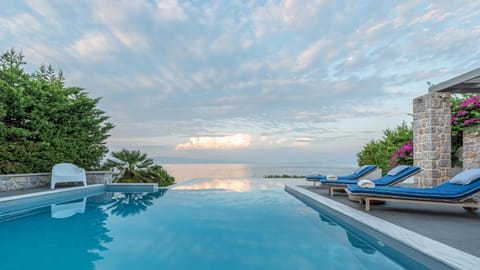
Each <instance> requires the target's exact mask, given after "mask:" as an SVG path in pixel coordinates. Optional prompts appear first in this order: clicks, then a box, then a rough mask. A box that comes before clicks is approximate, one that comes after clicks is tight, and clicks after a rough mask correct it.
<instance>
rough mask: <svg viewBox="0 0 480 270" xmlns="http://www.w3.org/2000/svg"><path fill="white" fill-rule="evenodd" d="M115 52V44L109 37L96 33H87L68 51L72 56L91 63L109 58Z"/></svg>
mask: <svg viewBox="0 0 480 270" xmlns="http://www.w3.org/2000/svg"><path fill="white" fill-rule="evenodd" d="M116 50H117V48H116V44H115V42H114V41H113V40H112V39H111V37H110V36H109V35H107V34H105V33H102V32H97V31H92V32H87V33H86V34H85V35H83V37H81V38H80V39H79V40H77V41H76V42H75V43H74V44H73V45H72V46H71V47H70V48H69V49H68V51H69V52H71V54H72V55H73V56H75V57H77V58H79V59H88V60H91V61H92V60H93V61H101V60H104V59H107V58H110V54H111V53H112V52H115V51H116Z"/></svg>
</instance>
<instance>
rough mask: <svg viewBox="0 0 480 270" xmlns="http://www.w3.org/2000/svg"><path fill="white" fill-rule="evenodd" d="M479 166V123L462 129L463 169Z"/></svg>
mask: <svg viewBox="0 0 480 270" xmlns="http://www.w3.org/2000/svg"><path fill="white" fill-rule="evenodd" d="M471 168H480V125H476V126H473V127H470V128H466V129H465V130H464V131H463V169H464V170H466V169H471Z"/></svg>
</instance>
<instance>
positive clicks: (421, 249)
mask: <svg viewBox="0 0 480 270" xmlns="http://www.w3.org/2000/svg"><path fill="white" fill-rule="evenodd" d="M285 191H287V192H288V193H290V194H292V195H293V196H295V197H296V198H298V199H299V200H301V201H302V202H304V203H306V204H307V205H309V206H311V207H312V208H314V209H316V210H317V211H318V210H319V209H322V210H323V211H326V212H327V213H330V214H331V215H333V216H335V218H336V219H338V220H340V221H342V223H345V224H353V225H354V227H356V228H359V229H360V230H361V231H363V232H364V233H365V234H367V235H375V238H376V239H377V240H376V241H379V242H378V244H379V245H382V243H388V245H391V246H392V247H394V248H395V249H397V250H399V251H400V252H401V253H403V254H405V255H407V257H409V258H413V259H415V260H417V261H420V262H422V263H424V264H425V265H428V266H432V265H433V266H434V267H433V269H442V268H454V269H480V258H478V257H476V256H473V255H471V254H468V253H466V252H463V251H461V250H458V249H455V248H453V247H450V246H448V245H445V244H443V243H440V242H438V241H435V240H432V239H430V238H427V237H425V236H423V235H420V234H418V233H415V232H412V231H410V230H407V229H405V228H403V227H400V226H397V225H395V224H392V223H390V222H388V221H385V220H383V219H380V218H377V217H375V216H372V215H369V214H367V213H365V212H362V211H359V210H356V209H353V208H351V207H349V206H346V205H344V204H341V203H339V202H336V201H334V200H331V199H329V198H326V197H324V196H321V195H319V194H316V193H314V192H311V191H309V190H306V189H304V188H302V187H298V186H294V185H285ZM419 253H420V254H424V255H426V256H418V254H419Z"/></svg>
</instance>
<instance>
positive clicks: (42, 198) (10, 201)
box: [0, 183, 159, 215]
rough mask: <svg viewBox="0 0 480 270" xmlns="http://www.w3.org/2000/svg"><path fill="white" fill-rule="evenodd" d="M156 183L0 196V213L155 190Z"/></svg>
mask: <svg viewBox="0 0 480 270" xmlns="http://www.w3.org/2000/svg"><path fill="white" fill-rule="evenodd" d="M158 189H159V188H158V185H157V184H149V183H138V184H137V183H131V184H130V183H127V184H123V183H122V184H107V185H105V184H96V185H88V186H80V187H71V188H62V189H53V190H48V191H42V192H35V193H30V194H23V195H17V196H10V197H3V198H0V215H3V214H6V213H10V212H14V211H21V210H22V209H28V208H32V207H40V206H45V205H49V204H53V203H56V202H58V201H61V200H66V199H67V200H70V199H71V200H74V199H79V198H83V197H87V196H90V195H92V194H100V193H105V192H155V191H157V190H158Z"/></svg>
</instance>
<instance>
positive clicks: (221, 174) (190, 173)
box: [162, 163, 357, 183]
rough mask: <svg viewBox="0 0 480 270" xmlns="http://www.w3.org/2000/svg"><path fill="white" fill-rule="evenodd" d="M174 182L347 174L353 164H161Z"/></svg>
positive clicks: (350, 171)
mask: <svg viewBox="0 0 480 270" xmlns="http://www.w3.org/2000/svg"><path fill="white" fill-rule="evenodd" d="M162 167H163V168H165V169H166V170H167V172H168V173H169V174H170V175H172V176H174V177H175V180H176V182H177V183H178V182H182V181H185V180H191V179H201V178H216V179H251V178H264V177H265V176H271V175H290V176H293V175H295V176H306V175H310V174H323V175H327V174H334V175H348V174H351V173H352V172H353V171H354V170H355V169H356V168H357V167H356V166H355V165H342V166H339V165H331V166H330V165H315V164H245V163H194V164H191V163H189V164H162Z"/></svg>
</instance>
